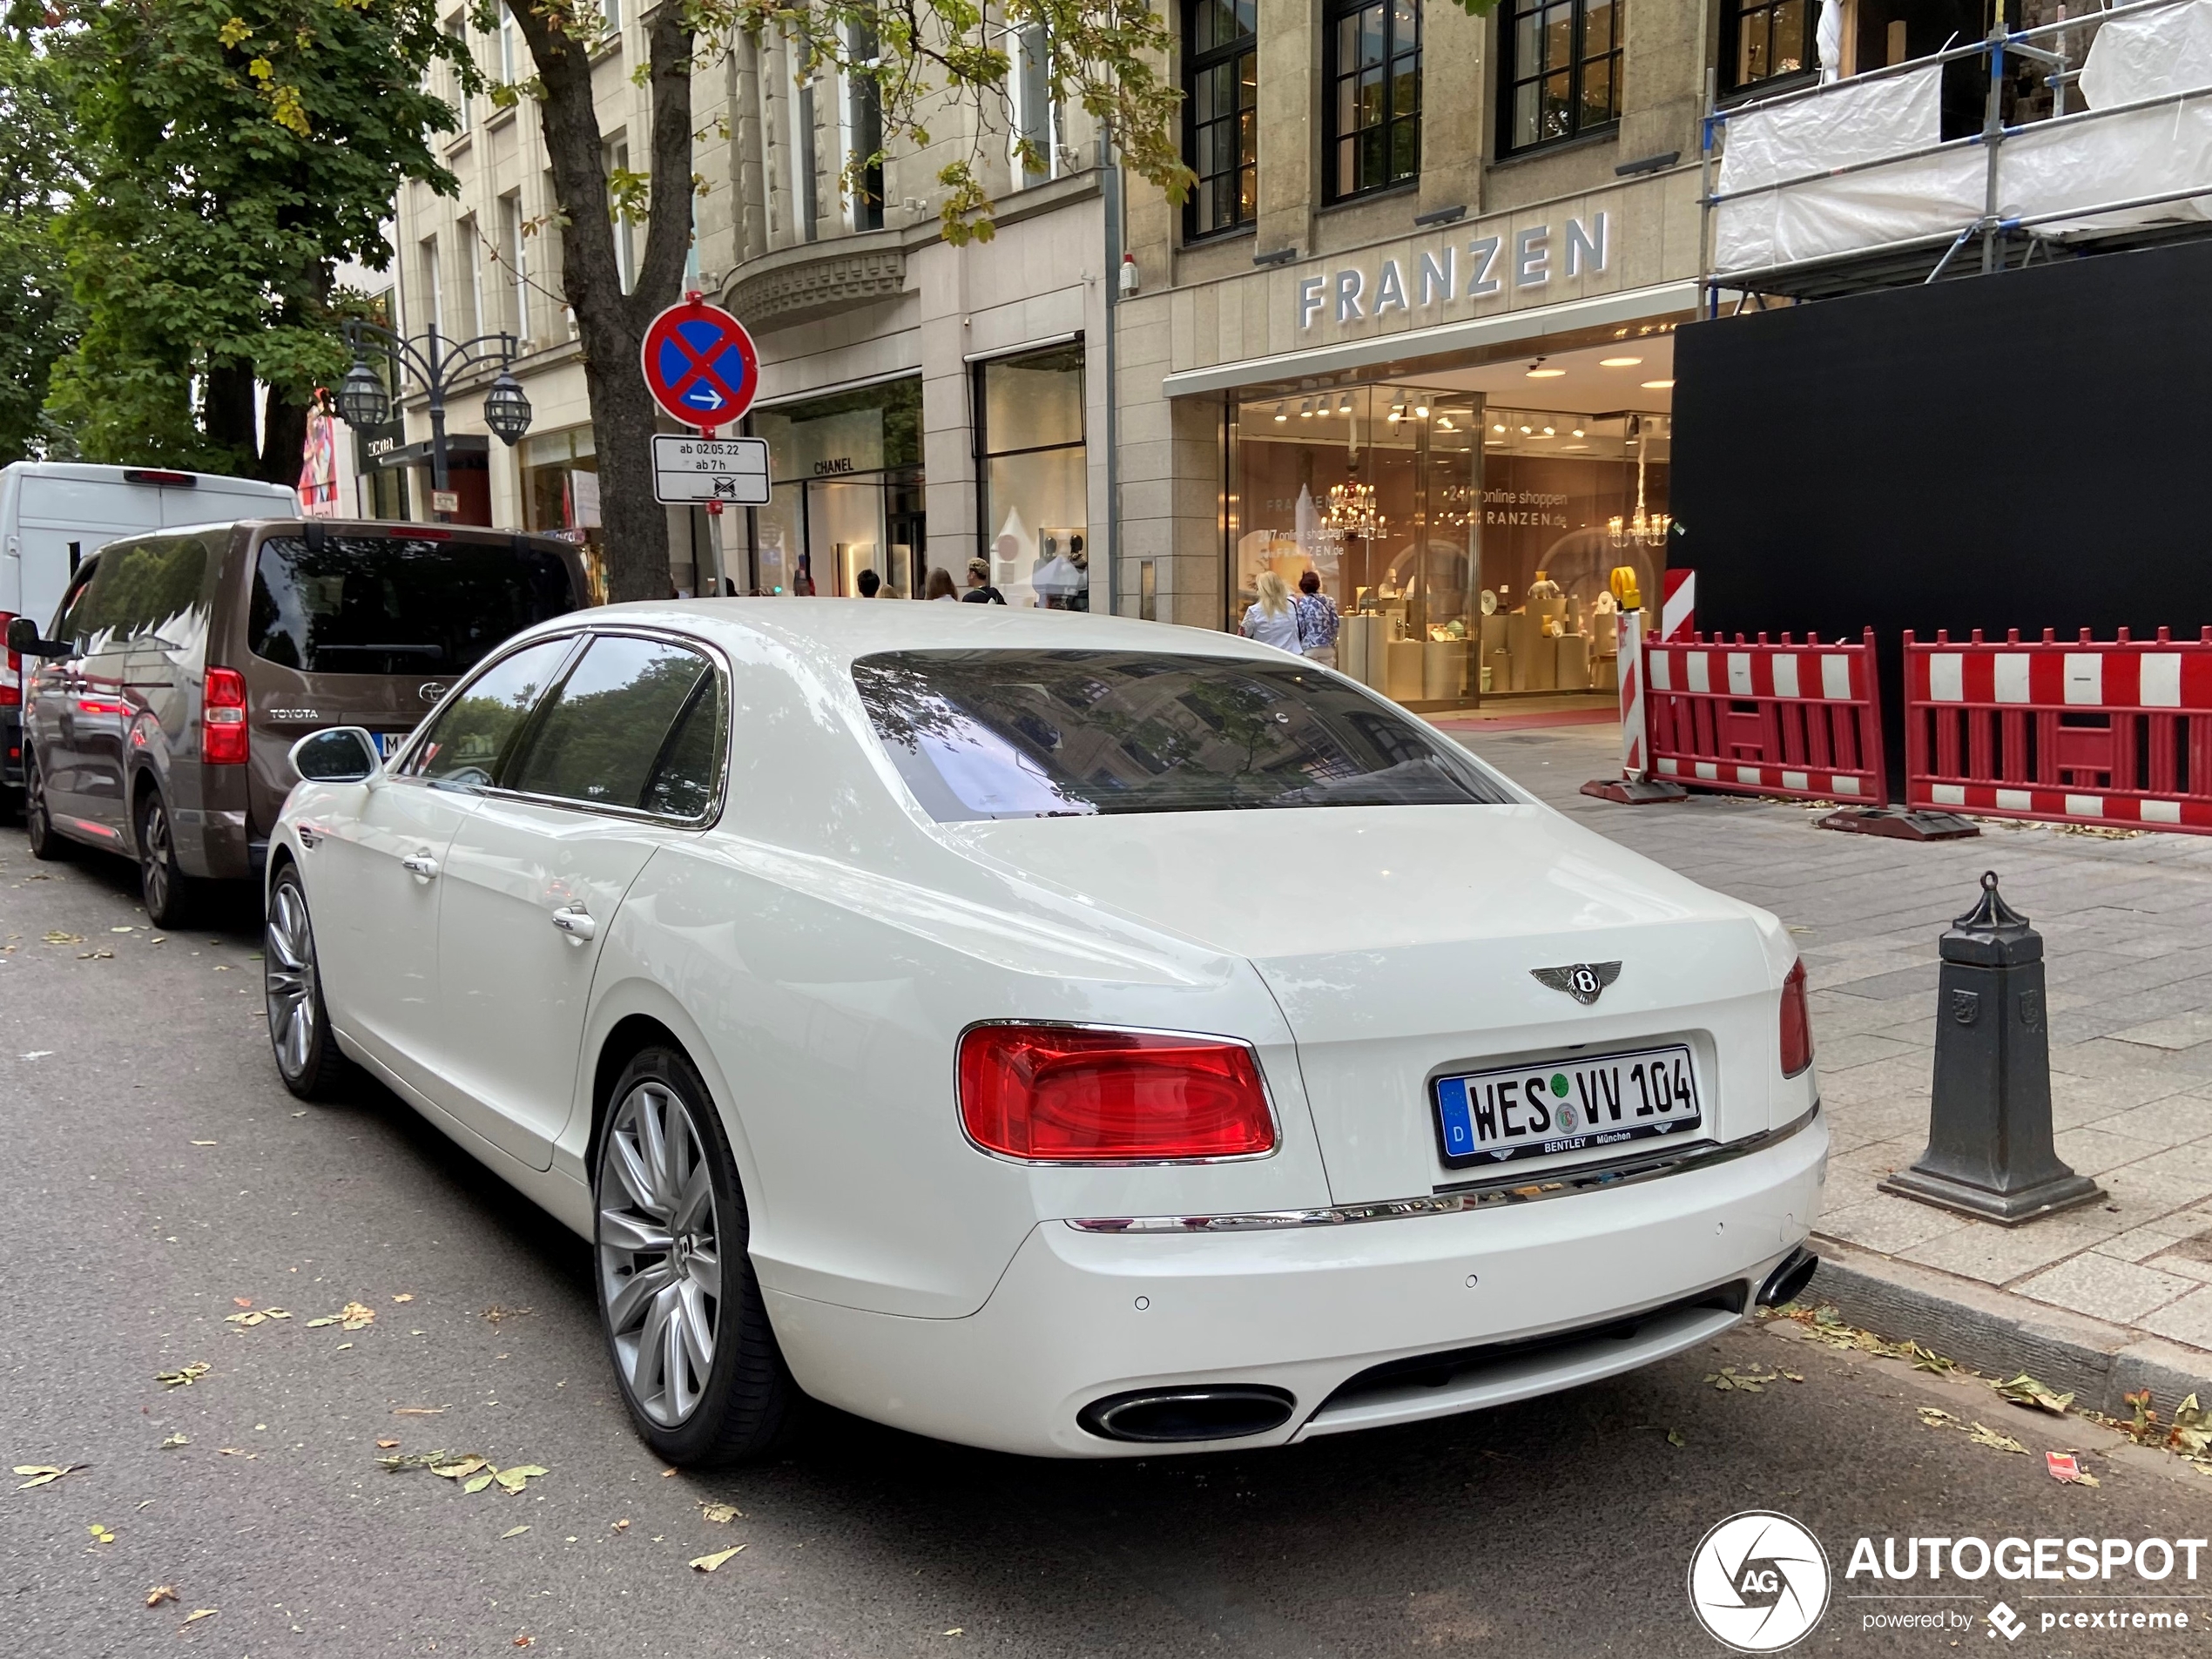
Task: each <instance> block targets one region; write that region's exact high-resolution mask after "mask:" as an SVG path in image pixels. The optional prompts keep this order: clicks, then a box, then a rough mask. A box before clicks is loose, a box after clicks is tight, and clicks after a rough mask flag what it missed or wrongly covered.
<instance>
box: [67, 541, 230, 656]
mask: <svg viewBox="0 0 2212 1659" xmlns="http://www.w3.org/2000/svg"><path fill="white" fill-rule="evenodd" d="M206 576H207V544H206V543H205V542H203V541H201V540H199V537H197V536H185V537H183V538H182V539H180V540H176V541H168V540H162V541H148V542H130V543H124V544H122V545H120V546H117V547H110V548H107V549H105V550H103V551H102V552H101V554H100V557H99V563H98V567H97V568H96V569H95V570H94V572H93V575H92V581H91V585H90V586H89V587H87V588H86V589H85V590H84V595H83V597H82V600H81V602H72V603H71V606H70V626H71V634H70V635H69V637H71V638H72V639H73V640H75V641H76V643H77V646H78V650H79V651H105V650H109V649H111V648H112V647H115V646H118V645H127V644H132V643H134V642H138V641H144V642H145V643H147V644H153V643H155V642H156V641H158V642H160V643H162V644H166V645H171V646H179V645H186V644H191V643H192V641H193V639H194V638H195V637H198V636H199V635H200V634H202V633H204V632H205V631H206V625H205V624H206V618H205V616H204V607H203V606H202V604H201V601H200V588H201V586H202V584H203V583H205V581H206Z"/></svg>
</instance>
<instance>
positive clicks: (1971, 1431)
mask: <svg viewBox="0 0 2212 1659" xmlns="http://www.w3.org/2000/svg"><path fill="white" fill-rule="evenodd" d="M1966 1438H1967V1439H1968V1440H1972V1441H1973V1443H1974V1444H1975V1445H1976V1446H1986V1447H1989V1448H1990V1449H1991V1450H1992V1451H1994V1452H2018V1453H2020V1455H2021V1456H2022V1457H2026V1456H2027V1447H2025V1446H2022V1445H2021V1444H2020V1442H2019V1441H2018V1440H2014V1439H2013V1437H2012V1436H2011V1435H2009V1434H2000V1433H1998V1432H1997V1431H1996V1430H1995V1429H1993V1428H1984V1427H1983V1426H1981V1425H1980V1424H1979V1423H1974V1424H1971V1425H1969V1426H1968V1427H1967V1429H1966Z"/></svg>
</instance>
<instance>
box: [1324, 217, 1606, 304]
mask: <svg viewBox="0 0 2212 1659" xmlns="http://www.w3.org/2000/svg"><path fill="white" fill-rule="evenodd" d="M1612 221H1613V215H1612V214H1610V213H1607V212H1596V213H1591V214H1589V215H1588V216H1587V217H1585V218H1577V219H1567V220H1565V221H1564V222H1563V223H1548V224H1542V225H1529V226H1523V227H1522V228H1521V229H1520V230H1518V231H1515V232H1514V233H1512V234H1511V235H1510V236H1503V235H1491V236H1472V237H1468V238H1467V239H1466V240H1464V241H1460V240H1457V239H1453V240H1448V241H1446V242H1443V243H1441V244H1440V245H1439V246H1436V247H1433V248H1420V249H1417V250H1415V251H1414V252H1413V253H1412V254H1411V255H1409V256H1408V257H1406V259H1403V260H1399V259H1387V260H1383V261H1382V262H1381V263H1380V264H1379V265H1368V266H1358V265H1349V266H1341V267H1339V269H1337V270H1333V271H1327V272H1322V273H1316V274H1315V275H1312V276H1309V277H1305V278H1301V279H1300V280H1299V282H1298V290H1297V303H1298V327H1299V328H1300V329H1301V330H1304V329H1310V328H1312V327H1313V325H1314V324H1315V323H1316V322H1317V321H1319V322H1335V323H1354V322H1364V321H1366V320H1368V319H1369V318H1381V317H1386V316H1388V315H1389V314H1392V313H1393V312H1403V313H1406V314H1407V315H1409V316H1410V315H1413V314H1418V313H1420V312H1433V311H1437V310H1440V309H1441V308H1442V307H1447V306H1450V305H1453V304H1454V303H1456V302H1457V301H1460V300H1487V299H1493V298H1494V297H1496V296H1497V295H1500V294H1502V293H1507V292H1509V291H1510V292H1512V293H1520V294H1532V295H1533V294H1534V293H1536V292H1537V291H1539V290H1541V289H1543V288H1547V287H1550V286H1551V284H1552V282H1553V280H1554V279H1558V280H1567V281H1571V280H1575V279H1576V278H1578V277H1582V276H1595V275H1597V274H1598V273H1602V271H1603V270H1604V269H1605V267H1606V261H1607V258H1608V251H1607V250H1608V244H1609V242H1610V239H1611V236H1612V231H1613V222H1612Z"/></svg>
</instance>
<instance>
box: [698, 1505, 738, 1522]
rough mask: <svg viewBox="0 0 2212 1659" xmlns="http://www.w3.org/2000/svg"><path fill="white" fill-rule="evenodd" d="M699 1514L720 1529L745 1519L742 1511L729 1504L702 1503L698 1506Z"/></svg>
mask: <svg viewBox="0 0 2212 1659" xmlns="http://www.w3.org/2000/svg"><path fill="white" fill-rule="evenodd" d="M699 1513H700V1514H704V1515H705V1517H706V1518H707V1519H708V1520H709V1521H713V1522H714V1523H715V1524H716V1525H717V1526H722V1527H726V1526H728V1525H729V1524H730V1523H731V1522H732V1521H740V1520H743V1519H744V1517H745V1511H744V1510H742V1509H740V1508H738V1507H737V1506H736V1505H735V1504H730V1503H703V1504H701V1505H700V1506H699Z"/></svg>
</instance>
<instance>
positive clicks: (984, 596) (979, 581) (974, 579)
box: [961, 558, 1006, 605]
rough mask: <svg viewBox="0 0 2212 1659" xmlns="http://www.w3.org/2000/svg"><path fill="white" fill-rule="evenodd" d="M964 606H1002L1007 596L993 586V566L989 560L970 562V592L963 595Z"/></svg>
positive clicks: (973, 560) (978, 559) (971, 560)
mask: <svg viewBox="0 0 2212 1659" xmlns="http://www.w3.org/2000/svg"><path fill="white" fill-rule="evenodd" d="M961 603H962V604H971V605H1002V604H1005V603H1006V596H1005V595H1004V594H1002V593H1001V592H1000V591H999V590H997V589H996V588H995V587H993V586H992V585H991V566H990V562H989V561H988V559H980V558H977V559H970V560H968V591H967V592H966V593H963V594H962V595H961Z"/></svg>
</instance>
